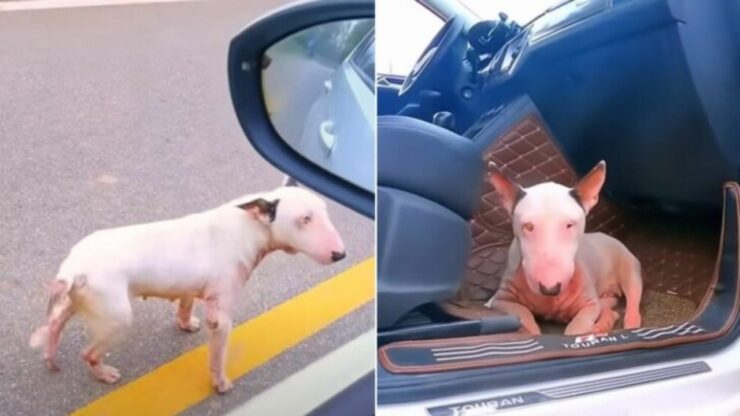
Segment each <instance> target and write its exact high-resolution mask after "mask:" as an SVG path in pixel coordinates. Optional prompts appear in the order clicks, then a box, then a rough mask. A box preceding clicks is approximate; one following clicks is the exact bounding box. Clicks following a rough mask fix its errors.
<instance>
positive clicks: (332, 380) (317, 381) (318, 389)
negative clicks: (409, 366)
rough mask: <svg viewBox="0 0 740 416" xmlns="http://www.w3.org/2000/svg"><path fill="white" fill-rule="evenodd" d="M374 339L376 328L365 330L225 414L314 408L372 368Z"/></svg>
mask: <svg viewBox="0 0 740 416" xmlns="http://www.w3.org/2000/svg"><path fill="white" fill-rule="evenodd" d="M375 339H376V337H375V330H370V331H367V332H365V333H364V334H362V335H360V336H359V337H357V338H355V339H353V340H352V341H350V342H348V343H346V344H344V345H342V346H341V347H339V348H337V349H336V350H334V351H332V352H330V353H329V354H327V355H325V356H324V357H322V358H320V359H318V360H316V361H314V362H313V363H311V364H309V365H308V366H307V367H305V368H304V369H302V370H300V371H298V372H297V373H295V374H293V375H291V376H290V377H288V378H287V379H285V381H283V382H281V383H278V384H276V385H274V386H272V387H270V388H269V389H267V390H265V391H264V392H262V393H260V394H259V395H257V396H256V397H254V398H252V399H250V400H249V401H247V402H246V403H244V404H243V405H241V406H240V407H237V408H236V409H234V410H233V411H232V412H230V413H229V414H228V416H249V415H305V414H308V413H310V412H311V411H313V410H316V409H317V408H318V407H319V406H321V405H322V404H323V403H324V402H326V401H327V400H329V399H331V398H332V397H334V396H336V395H337V393H339V392H341V391H342V390H344V389H345V388H347V387H349V386H351V385H352V383H354V382H356V381H357V380H359V379H360V378H361V377H362V376H364V375H365V374H367V373H369V372H371V371H373V369H374V368H375ZM296 392H300V393H301V394H295V393H296ZM287 397H290V400H286V398H287Z"/></svg>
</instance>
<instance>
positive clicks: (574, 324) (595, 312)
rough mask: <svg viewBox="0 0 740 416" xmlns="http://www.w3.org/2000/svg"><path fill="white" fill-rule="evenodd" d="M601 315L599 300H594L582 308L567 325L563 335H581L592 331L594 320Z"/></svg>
mask: <svg viewBox="0 0 740 416" xmlns="http://www.w3.org/2000/svg"><path fill="white" fill-rule="evenodd" d="M600 316H601V302H599V301H598V300H595V301H593V302H591V303H589V304H588V305H586V306H585V307H584V308H582V309H581V310H580V311H578V313H577V314H576V316H575V317H573V320H571V321H570V323H569V324H568V326H566V327H565V335H582V334H588V333H591V332H594V326H595V324H596V321H597V320H598V319H599V317H600Z"/></svg>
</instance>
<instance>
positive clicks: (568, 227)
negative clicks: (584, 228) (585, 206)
mask: <svg viewBox="0 0 740 416" xmlns="http://www.w3.org/2000/svg"><path fill="white" fill-rule="evenodd" d="M574 225H576V224H575V223H574V222H569V223H567V224H565V228H567V229H571V228H573V226H574Z"/></svg>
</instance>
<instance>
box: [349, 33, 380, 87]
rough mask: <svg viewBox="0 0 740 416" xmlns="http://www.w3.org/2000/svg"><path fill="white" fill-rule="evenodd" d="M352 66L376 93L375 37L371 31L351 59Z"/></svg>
mask: <svg viewBox="0 0 740 416" xmlns="http://www.w3.org/2000/svg"><path fill="white" fill-rule="evenodd" d="M350 62H351V63H352V66H353V67H354V68H355V70H357V73H358V74H359V75H360V78H362V80H363V81H364V82H365V84H366V85H367V86H368V87H370V89H371V90H373V92H374V91H375V87H374V85H373V84H374V80H375V35H374V34H373V32H372V31H371V32H370V33H369V34H368V35H367V37H366V38H365V39H364V40H363V41H362V43H361V44H360V45H359V46H358V47H357V49H355V51H354V52H353V53H352V56H351V57H350Z"/></svg>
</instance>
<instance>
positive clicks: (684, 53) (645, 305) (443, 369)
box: [376, 0, 740, 402]
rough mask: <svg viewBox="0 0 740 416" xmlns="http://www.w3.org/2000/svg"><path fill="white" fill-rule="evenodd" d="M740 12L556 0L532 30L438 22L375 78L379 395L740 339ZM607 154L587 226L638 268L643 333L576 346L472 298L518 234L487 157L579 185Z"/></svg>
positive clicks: (559, 328)
mask: <svg viewBox="0 0 740 416" xmlns="http://www.w3.org/2000/svg"><path fill="white" fill-rule="evenodd" d="M699 3H701V7H700V5H699ZM738 19H740V4H738V3H736V2H720V1H717V2H712V3H711V6H709V5H706V4H704V2H696V1H694V0H640V1H637V0H613V1H610V0H602V1H588V2H583V1H573V2H565V3H564V4H562V5H561V6H559V7H557V8H554V9H552V10H549V11H547V12H546V13H544V14H543V15H542V16H541V17H539V18H538V19H535V20H534V21H533V22H530V23H529V24H526V25H520V24H519V23H517V22H515V21H512V20H510V19H507V17H506V16H505V15H503V14H502V15H501V16H500V18H499V19H498V20H495V21H477V22H476V21H471V20H470V19H469V18H467V17H466V16H463V15H456V16H449V17H448V18H447V20H446V22H445V23H444V25H443V26H442V29H441V30H440V31H439V33H437V35H436V36H435V37H434V38H433V39H432V41H431V42H430V44H429V45H428V46H427V48H426V50H425V51H424V52H423V53H422V54H421V56H420V58H419V60H418V61H417V63H416V65H415V66H414V69H413V71H412V72H411V73H410V74H409V75H408V76H407V77H405V78H402V77H398V76H389V75H379V80H378V94H377V96H378V115H379V117H378V157H377V159H378V188H377V195H376V197H377V216H376V218H377V228H378V235H377V241H378V243H377V246H378V328H379V330H378V331H379V335H378V337H379V347H380V348H379V352H378V359H379V363H380V366H379V376H378V377H379V381H378V384H379V385H378V390H379V400H381V401H384V402H389V401H390V402H393V401H403V400H406V399H407V398H408V397H409V396H408V391H410V390H408V389H407V390H403V389H402V388H401V387H405V388H411V387H410V386H416V388H417V389H418V392H420V391H422V390H423V389H424V388H427V387H424V386H422V385H423V384H429V383H430V381H431V380H436V381H441V380H445V378H444V377H448V378H447V379H448V380H449V379H450V378H449V377H450V376H449V375H443V373H449V372H456V373H457V376H458V378H459V376H460V374H462V372H463V371H468V373H466V374H469V375H471V377H472V376H476V377H480V376H482V375H484V374H485V375H491V374H496V372H495V371H499V373H502V372H505V371H510V369H511V368H512V366H514V365H516V364H521V363H533V362H543V361H548V362H551V361H552V360H554V359H559V361H561V362H565V363H567V362H568V360H582V359H583V358H584V357H588V358H591V359H596V358H598V357H615V356H617V355H619V354H621V355H619V357H627V358H629V357H631V356H630V355H629V353H633V352H635V351H638V350H655V351H656V353H657V352H660V351H665V350H666V349H667V348H680V347H682V346H684V345H686V344H692V345H694V344H695V345H696V346H698V347H697V349H695V350H690V349H685V350H681V351H687V352H686V353H687V354H690V353H691V351H694V352H696V351H705V350H701V349H700V347H701V346H702V345H704V346H705V347H706V346H707V345H710V344H709V343H708V342H709V341H712V340H718V339H720V338H722V337H724V336H732V335H733V334H734V333H735V331H736V329H737V325H736V320H737V319H736V318H737V311H738V306H739V305H740V299H738V297H739V296H740V287H739V286H738V285H739V284H740V279H739V278H738V277H739V275H740V272H739V269H738V264H739V263H738V254H739V253H738V233H739V232H740V230H738V213H739V212H740V211H738V198H739V197H740V187H739V186H738V185H737V183H736V182H734V181H737V180H738V178H740V140H739V139H738V138H739V137H740V119H738V118H737V117H734V116H733V112H734V111H735V110H734V108H733V105H732V100H733V99H735V97H734V96H733V91H737V89H738V88H740V55H739V54H738V52H737V51H738V50H740V26H739V25H737V24H736V22H737V21H738ZM707 26H711V27H712V30H705V29H706V27H707ZM607 27H608V30H604V29H605V28H607ZM708 45H711V46H708ZM710 58H711V59H710ZM707 62H712V64H711V65H709V64H707ZM718 62H720V63H721V64H718ZM718 79H719V80H721V82H717V80H718ZM717 85H724V86H726V88H723V89H718V88H717V87H716V86H717ZM602 159H603V160H605V161H606V163H607V166H608V173H607V179H606V184H605V186H604V189H603V190H602V195H601V199H600V202H599V204H598V205H597V206H596V208H595V209H594V210H593V211H592V212H591V213H590V214H589V217H588V220H587V227H588V231H602V232H604V233H607V234H610V235H613V236H615V237H617V238H618V239H619V240H620V241H622V242H623V243H624V244H625V245H626V246H627V247H628V248H629V250H630V251H631V252H632V253H633V254H635V255H636V257H637V258H638V259H639V260H640V263H641V265H642V277H643V281H644V292H643V301H642V307H641V313H642V316H643V328H640V329H637V330H629V331H627V330H622V329H621V328H622V326H621V322H618V323H617V326H616V328H615V331H613V332H612V333H609V334H601V335H598V336H591V337H590V338H588V339H582V337H567V336H564V335H562V334H563V325H560V324H554V323H545V322H541V324H542V328H543V335H542V336H539V337H532V336H530V335H528V334H525V333H523V332H522V331H521V330H520V328H519V322H518V319H516V318H514V317H512V316H504V315H501V314H498V313H496V312H495V311H492V310H490V309H488V308H485V307H484V306H483V304H484V303H485V302H486V301H487V300H488V299H489V298H490V297H491V296H492V295H493V294H494V293H495V292H496V290H497V288H498V285H499V283H500V279H501V277H502V273H503V272H504V267H505V262H506V258H507V254H506V253H507V250H508V247H509V245H510V243H511V241H512V238H513V235H512V230H511V223H510V221H509V218H508V214H507V213H506V212H505V210H504V209H503V208H502V206H501V205H500V203H499V200H498V196H497V194H496V193H495V192H494V190H493V189H492V187H491V186H490V185H489V184H488V183H487V182H486V181H485V180H484V179H485V174H486V166H487V165H488V163H489V162H494V163H495V164H496V165H497V166H498V167H499V169H501V170H502V171H503V172H504V173H505V174H507V175H508V176H509V177H511V178H513V179H515V180H517V181H518V182H519V183H521V184H522V185H523V186H530V185H533V184H536V183H540V182H545V181H556V182H559V183H562V184H564V185H568V186H571V185H573V184H574V183H575V182H576V181H577V179H578V178H580V177H581V176H582V175H584V174H585V173H587V172H588V170H589V169H590V168H591V167H592V166H593V165H595V164H596V162H598V161H599V160H602ZM711 345H719V344H711ZM677 351H678V350H677ZM676 356H677V355H675V354H674V355H673V357H676ZM651 357H653V356H651ZM655 357H658V356H657V355H656V356H655ZM669 358H670V357H668V358H665V357H664V359H669ZM571 362H574V361H571ZM579 362H582V361H579ZM639 362H640V360H636V359H633V360H631V361H630V362H629V363H628V364H626V365H637V364H638V363H639ZM615 363H616V361H615V360H611V361H610V362H609V365H612V366H613V365H615ZM542 368H544V367H542ZM483 370H485V371H483ZM420 376H423V377H422V378H419V377H420ZM435 376H439V377H438V378H435ZM543 377H545V376H543ZM510 382H511V381H510ZM442 384H443V383H442ZM440 385H441V384H440ZM456 386H458V387H459V388H460V389H462V388H464V383H460V382H458V383H456ZM393 389H395V390H394V392H390V390H393ZM419 394H421V393H419ZM417 397H418V396H417Z"/></svg>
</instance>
